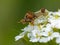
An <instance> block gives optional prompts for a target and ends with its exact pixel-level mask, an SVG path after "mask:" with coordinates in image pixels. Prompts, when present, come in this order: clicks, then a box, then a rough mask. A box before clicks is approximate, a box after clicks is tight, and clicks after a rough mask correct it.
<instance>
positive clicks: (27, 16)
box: [20, 8, 45, 24]
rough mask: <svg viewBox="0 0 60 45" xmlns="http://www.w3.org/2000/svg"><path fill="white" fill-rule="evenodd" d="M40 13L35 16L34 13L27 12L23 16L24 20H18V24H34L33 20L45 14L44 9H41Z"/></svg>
mask: <svg viewBox="0 0 60 45" xmlns="http://www.w3.org/2000/svg"><path fill="white" fill-rule="evenodd" d="M40 11H41V12H38V13H37V14H35V13H34V12H31V11H28V12H27V13H26V14H25V16H24V18H23V19H22V20H20V22H22V23H23V24H25V23H26V22H30V23H32V24H34V20H35V19H36V18H38V17H39V16H41V15H42V14H44V13H45V8H41V10H40Z"/></svg>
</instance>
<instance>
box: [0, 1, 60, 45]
mask: <svg viewBox="0 0 60 45" xmlns="http://www.w3.org/2000/svg"><path fill="white" fill-rule="evenodd" d="M40 8H46V9H48V10H50V11H57V10H58V9H59V8H60V0H0V45H57V44H55V41H51V42H48V43H47V44H42V43H31V42H26V41H25V40H24V39H21V40H19V41H17V42H15V40H14V37H15V36H16V35H18V34H19V33H20V31H21V30H20V29H22V28H24V27H25V26H26V25H23V24H21V23H20V24H19V23H18V21H19V20H20V19H22V18H23V17H24V15H25V13H26V12H27V11H28V10H31V11H37V10H39V9H40Z"/></svg>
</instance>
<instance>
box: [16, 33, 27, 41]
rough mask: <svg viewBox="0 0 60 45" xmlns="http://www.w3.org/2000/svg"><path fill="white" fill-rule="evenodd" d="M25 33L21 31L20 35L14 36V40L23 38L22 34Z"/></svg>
mask: <svg viewBox="0 0 60 45" xmlns="http://www.w3.org/2000/svg"><path fill="white" fill-rule="evenodd" d="M25 33H26V32H22V33H21V34H20V35H18V36H16V37H15V41H17V40H19V39H21V38H23V37H24V35H25Z"/></svg>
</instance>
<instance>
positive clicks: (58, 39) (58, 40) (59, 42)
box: [56, 36, 60, 44]
mask: <svg viewBox="0 0 60 45" xmlns="http://www.w3.org/2000/svg"><path fill="white" fill-rule="evenodd" d="M56 43H58V44H60V36H59V37H57V38H56Z"/></svg>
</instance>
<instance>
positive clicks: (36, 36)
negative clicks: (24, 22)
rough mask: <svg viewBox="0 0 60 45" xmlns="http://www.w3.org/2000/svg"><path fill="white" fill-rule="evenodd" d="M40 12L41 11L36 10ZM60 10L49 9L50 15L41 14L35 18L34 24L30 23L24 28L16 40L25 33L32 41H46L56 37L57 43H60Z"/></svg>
mask: <svg viewBox="0 0 60 45" xmlns="http://www.w3.org/2000/svg"><path fill="white" fill-rule="evenodd" d="M35 13H39V11H37V12H35ZM59 29H60V10H59V11H57V12H52V11H48V15H46V16H43V15H41V16H39V17H38V18H36V19H35V20H34V25H31V24H30V23H29V25H28V26H27V27H25V28H24V29H22V31H23V32H22V33H20V34H19V35H18V36H16V37H15V40H16V41H17V40H19V39H21V38H23V37H24V36H25V35H27V37H28V38H29V39H30V40H29V41H31V42H41V43H46V42H48V41H50V40H53V39H54V38H55V39H56V43H57V44H60V33H59V31H60V30H59Z"/></svg>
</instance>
